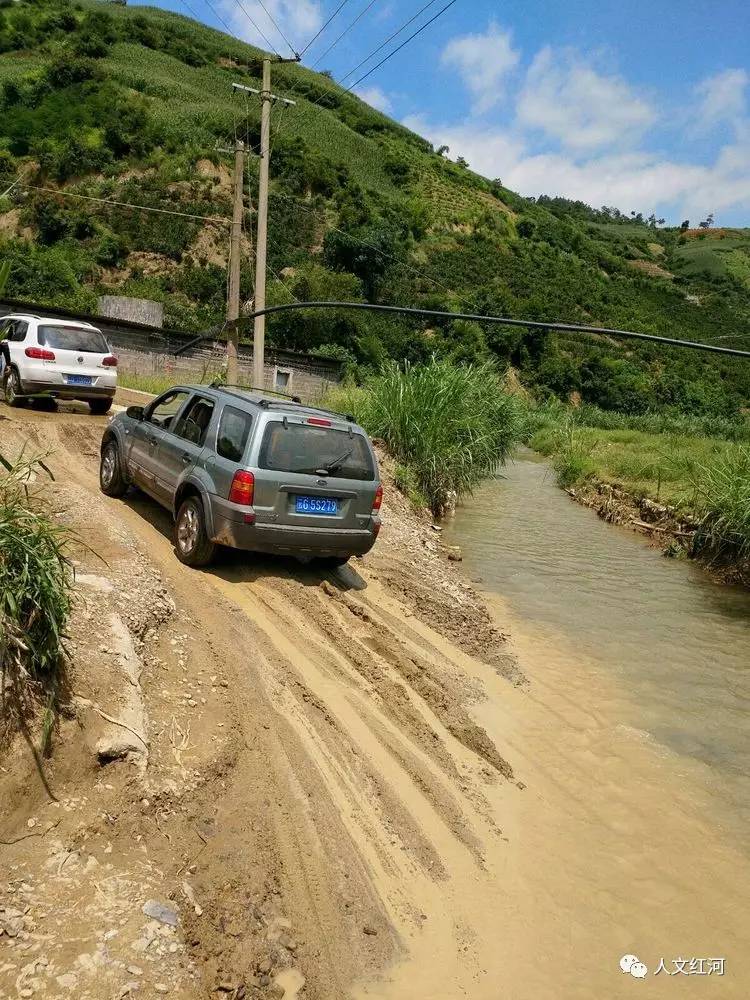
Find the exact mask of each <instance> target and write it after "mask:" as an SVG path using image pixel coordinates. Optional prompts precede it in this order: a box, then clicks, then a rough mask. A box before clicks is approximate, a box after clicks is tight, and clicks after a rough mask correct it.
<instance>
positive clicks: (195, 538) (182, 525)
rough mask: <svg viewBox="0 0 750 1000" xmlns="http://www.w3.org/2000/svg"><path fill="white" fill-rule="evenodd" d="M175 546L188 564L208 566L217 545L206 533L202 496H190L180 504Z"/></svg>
mask: <svg viewBox="0 0 750 1000" xmlns="http://www.w3.org/2000/svg"><path fill="white" fill-rule="evenodd" d="M174 548H175V552H176V553H177V558H178V559H179V560H180V562H181V563H184V564H185V565H186V566H193V567H196V568H197V567H200V566H208V564H209V563H210V562H211V561H212V560H213V558H214V556H215V555H216V545H215V543H214V542H212V541H211V539H210V538H209V537H208V534H207V533H206V515H205V513H204V511H203V504H202V503H201V500H200V497H197V496H190V497H188V498H187V499H186V500H184V501H183V502H182V503H181V504H180V509H179V510H178V511H177V517H176V518H175V522H174Z"/></svg>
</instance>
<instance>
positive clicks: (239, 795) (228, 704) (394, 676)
mask: <svg viewBox="0 0 750 1000" xmlns="http://www.w3.org/2000/svg"><path fill="white" fill-rule="evenodd" d="M102 426H103V421H102V420H100V419H98V418H91V417H89V416H88V415H87V414H86V413H85V412H83V411H77V410H76V407H75V406H74V405H72V406H68V407H61V410H60V412H59V413H57V414H48V413H37V412H34V411H30V410H28V411H10V410H8V409H7V408H4V407H0V442H1V443H2V450H3V451H4V452H6V453H8V452H13V451H18V450H19V449H20V448H21V447H23V446H24V445H25V446H26V447H27V448H28V447H32V448H34V449H35V450H37V451H50V452H51V457H50V458H49V459H48V462H49V464H50V466H51V468H52V469H53V471H54V473H55V475H56V482H55V483H53V484H50V486H49V498H50V502H51V504H52V507H53V509H55V510H56V511H58V516H59V517H60V518H61V520H63V521H65V522H67V523H70V524H72V525H73V526H74V527H76V528H77V529H78V531H79V532H80V534H81V536H82V537H83V538H84V539H85V541H86V543H87V544H88V546H89V547H88V548H86V547H83V546H80V547H78V548H77V550H76V552H75V558H76V561H77V600H76V604H75V614H74V618H73V621H72V622H71V629H70V648H71V666H70V670H69V683H68V687H69V691H68V704H69V708H68V709H67V711H66V713H65V715H64V717H63V719H62V721H61V724H60V727H59V732H57V733H56V735H55V743H54V750H53V753H52V755H51V757H50V758H49V759H48V760H46V761H45V774H46V779H47V781H48V783H49V787H50V789H51V791H52V793H53V795H54V796H55V798H54V799H50V797H49V796H48V795H47V793H46V791H45V788H44V786H43V784H42V783H41V781H40V778H39V775H38V774H37V772H36V769H35V766H34V762H33V758H32V757H31V756H30V754H29V752H28V748H27V746H26V744H25V743H24V741H23V740H21V739H18V740H16V741H15V742H14V743H13V744H12V746H10V747H9V748H0V750H4V754H5V755H4V756H3V757H0V800H1V801H2V803H3V810H2V822H1V823H0V871H1V872H2V875H1V878H2V881H1V882H0V996H1V997H5V996H8V997H36V996H42V997H45V998H59V1000H62V998H64V997H69V996H76V997H77V998H81V1000H102V998H106V1000H109V998H117V1000H122V998H124V997H127V996H129V995H133V996H136V997H138V996H140V997H144V998H154V997H159V996H162V995H171V996H175V997H180V998H186V1000H198V998H204V997H218V998H221V997H227V998H230V997H234V998H235V1000H242V998H243V997H244V998H246V997H251V998H258V1000H259V998H266V997H277V998H285V1000H293V998H299V1000H346V998H351V1000H366V998H378V1000H405V998H409V1000H458V998H472V1000H500V998H503V1000H504V998H512V1000H579V998H580V1000H601V998H603V997H607V998H612V1000H620V998H622V1000H626V998H629V997H631V996H632V995H633V991H634V990H635V991H636V992H637V991H641V992H643V991H646V992H648V993H649V995H650V996H652V997H657V998H661V997H675V996H677V995H678V993H679V995H680V996H687V997H695V998H696V1000H697V998H700V1000H704V998H706V997H710V998H712V997H720V998H735V997H736V998H740V997H742V998H745V997H747V996H748V995H750V970H748V969H747V968H746V967H745V966H746V961H745V956H746V953H747V947H746V909H747V907H746V901H747V898H748V896H749V895H750V866H749V865H748V859H747V855H746V852H745V851H744V850H743V847H742V845H741V843H740V842H739V841H738V840H737V838H736V837H734V836H733V835H732V831H730V830H728V829H725V828H723V827H722V823H721V819H720V817H719V818H717V816H716V815H715V813H714V812H712V809H711V807H710V804H709V803H708V802H707V801H706V800H705V796H704V795H702V794H701V788H703V787H704V786H705V784H706V782H707V781H709V780H710V774H708V773H703V772H700V773H699V772H698V770H697V769H696V768H697V765H694V764H691V763H689V762H685V761H684V760H683V759H682V758H678V757H676V756H675V755H673V754H670V753H669V752H668V751H667V750H666V749H665V748H663V747H660V746H657V745H654V744H653V743H652V742H650V741H649V740H647V739H645V738H644V735H643V734H642V733H640V732H639V731H637V730H635V729H633V728H631V727H627V726H624V725H622V722H621V719H622V714H621V710H620V702H621V701H622V697H623V693H622V692H621V691H619V690H617V688H616V686H615V685H614V684H610V683H609V682H608V681H607V680H606V679H605V678H603V677H602V676H601V674H598V675H597V674H595V673H594V672H592V671H591V670H590V669H589V665H588V664H587V662H586V659H585V657H584V656H582V655H580V651H578V650H576V649H570V648H567V647H566V646H565V644H564V643H563V642H562V641H561V642H559V643H555V644H554V645H547V646H545V645H544V644H543V643H540V641H539V640H538V639H537V638H533V637H532V638H531V639H530V638H529V635H528V634H525V631H526V630H528V628H529V623H528V622H524V621H523V620H522V619H519V618H518V617H517V616H514V615H513V613H512V611H511V610H510V609H509V608H507V607H505V606H504V605H503V604H502V602H499V601H498V602H496V604H495V607H494V615H495V617H494V618H492V617H491V616H490V614H489V612H488V611H487V609H486V607H485V605H484V604H483V603H482V602H481V601H480V599H479V598H478V597H477V595H476V594H475V593H474V591H473V590H472V588H471V587H470V586H469V585H468V583H466V582H465V581H464V578H463V577H462V575H461V573H460V571H459V570H458V569H457V568H456V567H455V566H454V565H453V564H450V563H449V562H448V561H447V560H446V559H445V558H444V556H443V555H442V554H441V552H440V550H439V543H438V541H437V536H436V534H435V533H434V532H433V531H432V530H431V528H430V525H429V522H425V521H423V520H420V519H419V518H418V517H416V516H415V515H413V514H412V513H410V512H409V510H408V508H407V506H406V504H405V501H404V500H403V498H402V497H401V496H400V495H399V494H398V493H397V492H396V491H395V490H394V489H393V488H392V487H391V485H390V480H389V477H388V474H387V468H386V476H385V479H386V496H385V504H384V529H383V532H382V534H381V539H380V540H379V543H378V546H377V547H376V549H375V550H374V551H373V553H371V554H369V555H368V556H367V557H365V559H364V560H354V561H353V563H352V565H351V567H347V568H346V569H343V570H339V571H337V572H335V573H330V574H325V575H323V574H321V573H320V572H318V571H315V570H313V569H312V568H309V567H307V568H306V567H302V566H300V565H299V564H297V563H295V562H293V561H284V560H274V559H270V558H269V559H260V558H248V557H244V556H240V555H237V554H231V553H227V554H226V555H224V556H223V557H222V558H221V559H220V560H219V562H218V564H217V565H216V566H215V567H213V568H212V569H211V570H209V571H205V572H196V571H192V570H188V569H186V568H185V567H183V566H182V565H180V564H179V563H178V562H177V560H176V558H175V557H174V554H173V552H172V548H171V544H170V524H169V519H168V517H167V515H166V514H164V513H163V512H162V511H161V510H160V509H159V508H158V507H157V506H156V505H155V504H153V503H152V502H151V501H149V500H147V499H145V498H144V497H142V496H140V495H138V494H136V493H133V494H132V495H129V496H128V497H126V499H125V500H124V501H115V500H110V499H107V498H105V497H103V496H102V495H101V494H100V493H99V490H98V481H97V468H98V442H99V439H100V436H101V431H102ZM495 620H496V621H499V622H502V623H508V624H509V625H510V627H511V631H512V633H513V637H514V638H513V640H512V641H506V640H505V639H504V637H503V636H502V634H501V633H500V631H499V629H498V626H496V625H494V624H493V621H495ZM511 650H515V651H516V652H517V653H518V654H519V658H520V666H521V667H522V668H523V670H524V672H525V673H527V674H528V675H529V676H530V678H531V682H530V683H529V682H526V681H525V680H524V679H523V676H522V674H521V672H520V670H519V666H518V664H517V663H516V660H515V659H514V657H513V656H512V655H511ZM625 954H637V955H639V956H640V958H641V959H642V960H643V962H644V963H645V964H646V965H647V966H648V970H649V971H648V982H647V983H646V984H644V985H639V984H636V983H635V982H633V978H632V977H631V975H626V974H623V973H622V972H621V971H620V968H619V960H620V957H621V956H622V955H625ZM678 956H683V959H684V960H685V961H686V960H687V958H688V957H689V956H693V957H695V958H696V960H697V959H698V958H701V959H705V960H707V959H708V958H714V957H715V958H717V959H718V958H719V957H721V958H722V959H723V960H725V962H726V974H721V975H719V974H715V975H711V976H708V975H692V976H688V975H687V974H686V975H685V976H684V978H683V976H682V974H681V975H680V979H679V981H677V982H673V976H672V975H670V973H669V970H670V969H672V968H673V967H672V965H671V962H672V960H673V959H676V958H678ZM659 957H663V958H664V960H665V961H666V963H667V970H668V971H667V974H661V975H655V974H654V973H655V970H656V967H657V961H658V958H659ZM685 961H684V962H683V965H684V964H685ZM675 974H676V973H675Z"/></svg>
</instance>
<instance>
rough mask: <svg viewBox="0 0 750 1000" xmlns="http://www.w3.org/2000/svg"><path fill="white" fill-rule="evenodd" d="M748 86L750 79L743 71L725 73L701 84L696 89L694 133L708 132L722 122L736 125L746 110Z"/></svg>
mask: <svg viewBox="0 0 750 1000" xmlns="http://www.w3.org/2000/svg"><path fill="white" fill-rule="evenodd" d="M748 83H750V76H749V75H748V73H747V71H746V70H744V69H726V70H724V71H723V72H721V73H716V74H715V75H714V76H710V77H707V78H706V79H705V80H702V81H701V82H700V83H699V84H698V86H697V87H696V88H695V96H696V98H697V100H698V105H697V107H696V109H695V125H696V129H697V130H698V131H700V132H708V131H710V130H711V129H712V128H715V127H716V126H717V125H721V124H723V123H725V122H730V123H732V124H737V123H738V121H739V120H741V119H742V116H743V115H744V113H745V109H746V106H747V103H746V94H745V92H746V90H747V85H748Z"/></svg>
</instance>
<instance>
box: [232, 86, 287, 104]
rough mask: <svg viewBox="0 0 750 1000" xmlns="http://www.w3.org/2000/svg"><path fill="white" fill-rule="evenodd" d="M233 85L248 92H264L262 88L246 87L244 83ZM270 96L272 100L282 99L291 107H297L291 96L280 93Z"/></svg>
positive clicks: (282, 101)
mask: <svg viewBox="0 0 750 1000" xmlns="http://www.w3.org/2000/svg"><path fill="white" fill-rule="evenodd" d="M232 87H233V88H234V89H235V90H244V91H246V92H247V93H248V94H260V95H262V94H263V91H262V90H258V89H257V88H255V87H246V86H245V84H244V83H233V84H232ZM268 96H269V97H270V98H271V100H272V101H281V103H282V104H288V105H289V106H290V107H295V108H296V106H297V102H296V101H290V100H289V98H287V97H279V95H278V94H269V95H268Z"/></svg>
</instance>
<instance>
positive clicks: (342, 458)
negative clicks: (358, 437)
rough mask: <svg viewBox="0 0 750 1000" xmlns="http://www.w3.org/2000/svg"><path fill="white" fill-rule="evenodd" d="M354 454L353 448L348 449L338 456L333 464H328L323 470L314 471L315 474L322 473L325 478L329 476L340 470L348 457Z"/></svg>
mask: <svg viewBox="0 0 750 1000" xmlns="http://www.w3.org/2000/svg"><path fill="white" fill-rule="evenodd" d="M353 452H354V448H350V449H349V451H345V452H344V454H343V455H340V456H339V457H338V458H337V459H335V460H334V461H333V462H329V463H328V465H327V466H326V467H325V469H323V468H321V469H316V470H315V471H316V472H323V473H324V474H325V475H326V476H330V475H331V473H332V472H334V471H335V470H336V469H340V468H341V466H342V465H343V464H344V462H345V461H346V460H347V458H349V456H350V455H351V454H352V453H353Z"/></svg>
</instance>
